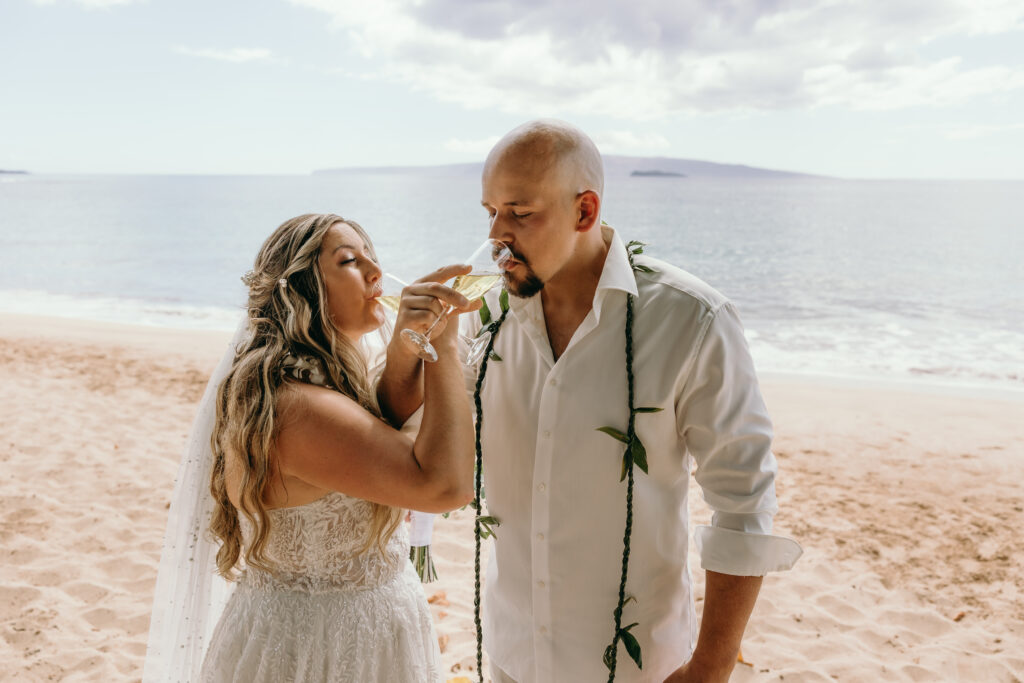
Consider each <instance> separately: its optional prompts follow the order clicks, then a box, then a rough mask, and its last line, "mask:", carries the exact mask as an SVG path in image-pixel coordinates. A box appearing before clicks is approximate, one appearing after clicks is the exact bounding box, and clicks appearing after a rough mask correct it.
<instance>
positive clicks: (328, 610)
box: [199, 493, 442, 683]
mask: <svg viewBox="0 0 1024 683" xmlns="http://www.w3.org/2000/svg"><path fill="white" fill-rule="evenodd" d="M372 511H373V508H372V506H371V504H370V503H368V502H367V501H365V500H360V499H358V498H352V497H351V496H346V495H344V494H341V493H329V494H327V495H326V496H324V497H323V498H320V499H319V500H316V501H313V502H312V503H309V504H307V505H301V506H299V507H294V508H281V509H277V510H271V511H269V513H268V514H269V515H270V516H271V518H272V521H271V524H272V526H271V530H270V535H269V537H268V538H267V554H266V557H267V561H268V564H270V566H271V567H273V569H274V571H273V572H268V571H265V570H260V569H255V568H252V567H250V568H248V569H247V570H245V571H244V572H243V577H242V578H241V580H240V581H239V582H238V585H237V586H236V587H235V590H234V593H232V595H231V598H230V599H229V600H228V604H227V606H226V607H225V609H224V614H223V615H222V616H221V618H220V621H219V622H218V623H217V628H216V629H215V630H214V633H213V635H212V637H211V639H210V649H209V651H208V652H207V655H206V659H205V661H204V662H203V670H202V674H201V676H200V678H199V680H200V681H201V682H202V683H281V681H288V682H289V683H440V681H441V680H442V677H441V668H440V667H441V664H440V660H441V653H440V650H439V648H438V644H437V635H436V633H435V632H434V629H433V625H432V623H431V619H430V609H429V607H428V605H427V599H426V596H424V594H423V587H422V586H421V585H420V582H419V578H418V577H417V576H416V572H415V570H414V569H413V568H412V564H410V563H409V538H408V533H407V531H406V529H405V525H404V524H402V525H399V529H398V530H397V531H395V533H394V535H392V537H391V538H390V539H389V540H388V543H387V545H386V546H385V547H384V551H383V552H381V550H380V548H378V547H377V546H376V545H372V546H370V548H369V550H367V551H366V552H365V553H363V554H359V553H358V551H359V549H360V548H361V547H362V546H363V543H364V541H365V539H366V535H367V533H368V530H369V526H370V520H371V516H372ZM240 524H241V526H242V534H243V539H244V540H245V542H246V544H248V543H249V542H250V541H251V539H252V525H251V524H249V522H248V520H246V519H245V518H244V517H241V518H240Z"/></svg>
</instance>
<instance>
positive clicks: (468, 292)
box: [402, 240, 512, 363]
mask: <svg viewBox="0 0 1024 683" xmlns="http://www.w3.org/2000/svg"><path fill="white" fill-rule="evenodd" d="M511 258H512V252H511V251H510V250H509V248H508V246H507V245H506V244H505V243H504V242H499V241H498V240H486V241H485V242H484V243H483V244H481V245H480V246H479V247H477V249H476V250H475V251H474V252H473V255H472V256H470V257H469V260H468V261H467V262H466V263H468V264H469V265H470V266H471V267H472V269H473V270H471V271H470V272H469V273H467V274H466V275H460V276H458V277H457V278H455V281H454V282H453V283H452V289H454V290H455V291H457V292H458V293H459V294H461V295H462V296H464V297H466V298H467V299H469V300H470V301H476V300H477V299H479V298H480V297H482V296H483V295H484V294H486V293H487V292H488V291H489V290H490V289H491V288H492V287H494V286H495V285H496V284H498V282H500V281H501V270H502V264H504V263H505V262H506V261H509V260H511ZM450 312H451V308H449V309H448V310H447V311H445V312H444V313H442V314H441V315H440V316H439V317H438V318H437V320H435V321H434V324H433V325H431V326H430V327H429V328H428V329H427V331H426V332H424V333H423V334H420V333H419V332H416V331H415V330H410V329H408V328H406V329H404V330H402V338H403V339H405V341H406V343H408V344H409V345H410V346H412V347H413V348H414V349H416V355H418V356H419V357H420V358H422V359H423V360H425V361H428V362H430V363H433V362H434V361H436V360H437V351H435V350H434V347H433V346H432V345H431V344H430V333H431V332H433V331H434V328H435V327H436V326H437V323H438V322H440V321H441V318H443V317H444V316H446V315H447V314H448V313H450ZM488 334H489V333H488ZM479 341H480V340H479V339H477V340H476V342H474V347H475V346H476V344H477V343H479ZM485 346H486V342H485ZM471 354H472V351H471ZM467 360H468V359H467Z"/></svg>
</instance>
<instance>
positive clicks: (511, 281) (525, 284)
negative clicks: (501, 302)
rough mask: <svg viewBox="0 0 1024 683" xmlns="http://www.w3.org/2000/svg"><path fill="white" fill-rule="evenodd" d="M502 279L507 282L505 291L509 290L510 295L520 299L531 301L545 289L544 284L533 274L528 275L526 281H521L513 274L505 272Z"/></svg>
mask: <svg viewBox="0 0 1024 683" xmlns="http://www.w3.org/2000/svg"><path fill="white" fill-rule="evenodd" d="M502 279H503V280H504V282H505V289H507V290H508V293H509V294H511V295H512V296H514V297H518V298H520V299H529V298H530V297H531V296H533V295H535V294H537V293H538V292H539V291H540V290H542V289H544V283H543V282H542V281H541V279H540V278H539V277H537V276H536V275H534V274H533V273H530V274H529V275H527V276H526V278H525V279H519V278H517V277H515V276H514V275H512V274H511V273H509V272H505V273H503V274H502Z"/></svg>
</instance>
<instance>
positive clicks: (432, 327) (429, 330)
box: [423, 306, 455, 341]
mask: <svg viewBox="0 0 1024 683" xmlns="http://www.w3.org/2000/svg"><path fill="white" fill-rule="evenodd" d="M454 309H455V307H454V306H449V307H448V308H446V309H445V311H444V313H442V314H441V315H439V316H437V320H435V321H434V324H432V325H431V326H430V327H428V328H427V331H426V332H424V333H423V338H424V339H426V340H427V341H430V335H431V333H432V332H433V331H434V328H435V327H437V324H438V323H439V322H441V318H443V317H445V316H446V315H448V314H449V313H451V312H452V311H453V310H454Z"/></svg>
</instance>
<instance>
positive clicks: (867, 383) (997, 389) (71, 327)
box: [0, 311, 1024, 403]
mask: <svg viewBox="0 0 1024 683" xmlns="http://www.w3.org/2000/svg"><path fill="white" fill-rule="evenodd" d="M233 333H234V330H229V329H226V328H217V329H210V328H202V327H173V326H165V325H158V324H148V323H125V322H115V321H108V320H97V319H90V318H81V317H72V316H62V315H39V314H29V313H8V312H3V311H0V338H6V337H17V338H42V339H58V340H62V341H68V340H72V339H73V340H79V341H82V342H86V343H93V342H95V343H104V342H106V341H108V340H110V339H117V340H118V344H119V345H120V346H132V347H136V348H140V349H143V348H144V349H149V350H154V351H158V350H162V351H166V352H179V351H181V350H186V351H189V352H190V353H194V354H195V355H197V356H199V357H203V356H204V354H207V353H212V352H214V351H218V352H220V351H222V350H223V348H224V345H225V344H226V343H228V342H229V341H230V340H231V336H232V334H233ZM217 359H219V356H218V357H217V358H215V359H214V361H213V362H214V363H216V360H217ZM211 367H212V366H211ZM757 374H758V378H759V380H760V382H761V384H762V385H771V384H796V385H802V384H808V385H812V386H818V387H825V386H827V387H836V388H849V389H877V390H880V391H904V392H908V393H914V394H935V395H941V396H950V397H960V398H979V399H985V400H995V401H1006V402H1013V403H1024V389H1019V390H1018V389H1014V388H1010V387H1004V386H999V385H988V384H985V383H981V382H977V383H968V382H954V381H943V380H941V379H924V378H913V377H891V376H888V377H887V376H866V375H865V376H858V375H848V374H838V373H837V374H821V373H802V372H795V371H789V370H785V371H784V370H765V371H758V373H757Z"/></svg>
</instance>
